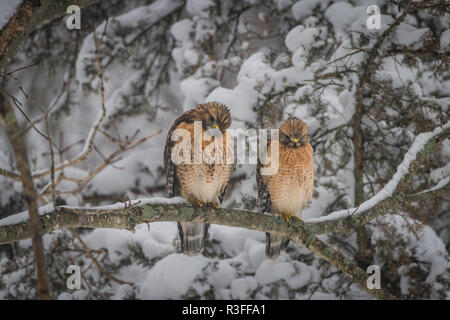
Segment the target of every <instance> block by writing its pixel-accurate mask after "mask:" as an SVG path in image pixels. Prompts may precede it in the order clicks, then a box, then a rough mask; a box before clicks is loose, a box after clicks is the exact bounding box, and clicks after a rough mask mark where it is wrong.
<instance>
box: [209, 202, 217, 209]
mask: <svg viewBox="0 0 450 320" xmlns="http://www.w3.org/2000/svg"><path fill="white" fill-rule="evenodd" d="M209 205H211V206H213V207H214V208H215V209H216V210H218V209H219V208H220V205H219V204H217V203H215V202H210V203H209Z"/></svg>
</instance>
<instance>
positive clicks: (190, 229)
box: [164, 102, 234, 255]
mask: <svg viewBox="0 0 450 320" xmlns="http://www.w3.org/2000/svg"><path fill="white" fill-rule="evenodd" d="M196 121H201V126H200V129H201V130H200V132H194V128H195V123H196ZM230 125H231V115H230V111H229V109H228V108H227V107H226V106H225V105H223V104H221V103H218V102H208V103H204V104H201V105H199V106H197V107H196V108H195V109H191V110H188V111H186V112H185V113H183V114H182V115H181V116H180V117H179V118H178V119H176V120H175V122H174V124H173V125H172V127H171V128H170V130H169V133H168V134H167V138H166V145H165V148H164V169H165V173H166V177H167V182H166V191H167V194H168V196H169V197H177V196H181V197H183V198H185V199H187V200H188V201H190V202H193V203H195V204H197V205H200V206H203V205H212V206H214V207H216V208H218V207H219V206H220V204H221V203H222V200H223V197H224V195H225V189H226V187H227V185H228V180H229V178H230V174H231V171H232V169H233V163H234V154H233V151H234V149H233V142H232V140H231V139H230V137H229V135H228V133H227V131H226V130H227V129H228V128H229V127H230ZM179 130H181V131H182V130H185V131H184V132H188V133H189V138H190V141H189V142H187V143H189V144H190V148H189V151H185V150H184V149H182V150H181V152H180V153H179V154H177V155H176V156H177V157H179V158H183V157H187V159H190V160H191V161H184V162H183V161H181V162H178V161H174V159H173V156H174V155H173V154H172V153H173V151H175V150H174V149H175V148H176V147H177V144H179V143H183V141H182V140H179V141H173V134H174V133H175V132H176V131H179ZM197 131H198V130H197ZM214 131H215V133H216V134H213V135H210V133H214ZM196 134H197V136H196ZM198 137H200V139H201V140H200V147H201V150H198V148H197V149H196V146H195V142H194V140H195V139H196V138H198ZM184 138H185V137H184V136H183V139H184ZM215 139H221V140H218V141H215ZM185 142H186V141H185ZM214 142H221V143H222V144H221V147H220V148H219V149H218V150H215V151H214V152H213V153H210V154H211V155H212V157H213V159H212V161H211V160H210V161H208V160H207V159H205V157H204V156H203V155H205V154H207V152H206V151H207V150H206V149H208V146H209V145H210V144H212V143H214ZM222 148H223V149H222ZM220 150H222V151H223V152H222V154H221V152H218V151H220ZM199 151H200V152H199ZM183 152H185V153H188V152H189V154H183ZM215 152H217V154H215ZM199 153H200V154H201V155H200V161H196V159H199V158H198V157H197V158H196V156H198V155H199ZM230 158H231V161H230ZM185 159H186V158H185ZM217 160H219V161H217ZM230 162H231V163H230ZM177 163H178V164H177ZM208 227H209V225H208V224H204V223H195V222H181V223H180V222H179V223H178V231H179V236H180V242H181V250H182V251H183V252H184V253H186V254H189V255H197V254H199V253H201V252H202V250H203V248H204V243H205V240H206V237H207V234H208Z"/></svg>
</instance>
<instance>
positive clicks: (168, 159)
mask: <svg viewBox="0 0 450 320" xmlns="http://www.w3.org/2000/svg"><path fill="white" fill-rule="evenodd" d="M182 122H187V123H191V122H193V119H192V110H189V111H186V112H185V113H183V114H182V115H181V116H180V117H178V118H177V119H176V120H175V122H174V123H173V125H172V127H171V128H170V130H169V132H168V133H167V138H166V145H165V146H164V172H165V173H166V179H167V180H166V192H167V195H168V196H169V198H172V197H179V196H180V194H181V188H180V181H179V180H178V177H177V167H176V165H175V163H174V162H173V161H172V148H173V145H174V141H172V139H171V138H172V134H173V132H174V131H175V129H176V128H177V127H178V126H179V125H180V124H181V123H182Z"/></svg>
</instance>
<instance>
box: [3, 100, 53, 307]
mask: <svg viewBox="0 0 450 320" xmlns="http://www.w3.org/2000/svg"><path fill="white" fill-rule="evenodd" d="M0 124H1V125H2V126H3V128H4V129H5V131H6V134H7V136H8V138H9V140H10V141H11V145H12V148H13V150H14V155H15V158H16V163H17V169H18V170H19V172H20V175H21V177H22V179H21V180H22V183H23V194H24V198H25V203H26V206H27V208H28V213H29V217H30V226H29V229H30V233H31V234H30V236H31V237H32V239H33V242H32V244H33V252H34V263H35V265H36V273H37V280H38V283H37V291H38V298H39V299H50V298H51V293H50V288H49V285H48V273H47V264H46V262H45V253H44V245H43V243H42V228H41V225H40V221H39V215H38V198H39V195H38V193H37V191H36V188H35V187H34V184H33V178H32V177H31V170H30V165H29V161H28V153H27V150H26V146H25V141H24V139H23V136H22V135H21V134H20V133H21V131H22V129H21V128H20V126H19V123H18V122H17V119H16V117H15V115H14V111H13V110H12V108H11V106H10V104H9V103H8V101H7V100H6V98H5V97H4V96H3V94H1V93H0Z"/></svg>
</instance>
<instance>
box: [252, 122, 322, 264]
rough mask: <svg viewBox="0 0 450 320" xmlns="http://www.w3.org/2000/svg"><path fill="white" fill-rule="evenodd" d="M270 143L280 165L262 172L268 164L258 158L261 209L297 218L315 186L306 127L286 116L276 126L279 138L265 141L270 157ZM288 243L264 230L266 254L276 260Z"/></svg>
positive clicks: (288, 217)
mask: <svg viewBox="0 0 450 320" xmlns="http://www.w3.org/2000/svg"><path fill="white" fill-rule="evenodd" d="M271 144H276V146H275V145H274V147H275V148H276V147H278V151H279V168H278V171H277V172H276V173H275V174H271V175H263V174H262V172H261V171H262V168H263V167H267V166H270V163H268V164H265V165H263V164H262V163H261V162H260V161H258V164H257V168H256V181H257V185H258V204H259V208H260V210H261V211H262V212H269V213H273V214H278V215H279V216H282V217H284V218H285V219H286V221H290V219H291V218H292V217H295V218H297V219H299V220H300V217H301V211H302V209H303V208H304V207H305V206H306V205H307V204H308V202H309V201H311V199H312V192H313V187H314V164H313V149H312V147H311V145H310V144H309V143H308V127H307V126H306V124H305V123H304V122H303V121H302V120H300V119H298V118H292V119H288V120H286V121H285V122H284V123H283V124H282V125H281V127H280V128H279V140H278V141H271V142H269V143H268V148H267V157H269V158H270V156H271ZM275 150H276V149H275ZM288 243H289V240H288V239H285V238H282V237H281V236H278V235H273V234H272V235H271V234H270V233H266V256H267V257H268V258H270V259H272V260H275V259H277V258H278V256H279V255H280V251H281V250H284V249H286V247H287V245H288Z"/></svg>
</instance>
